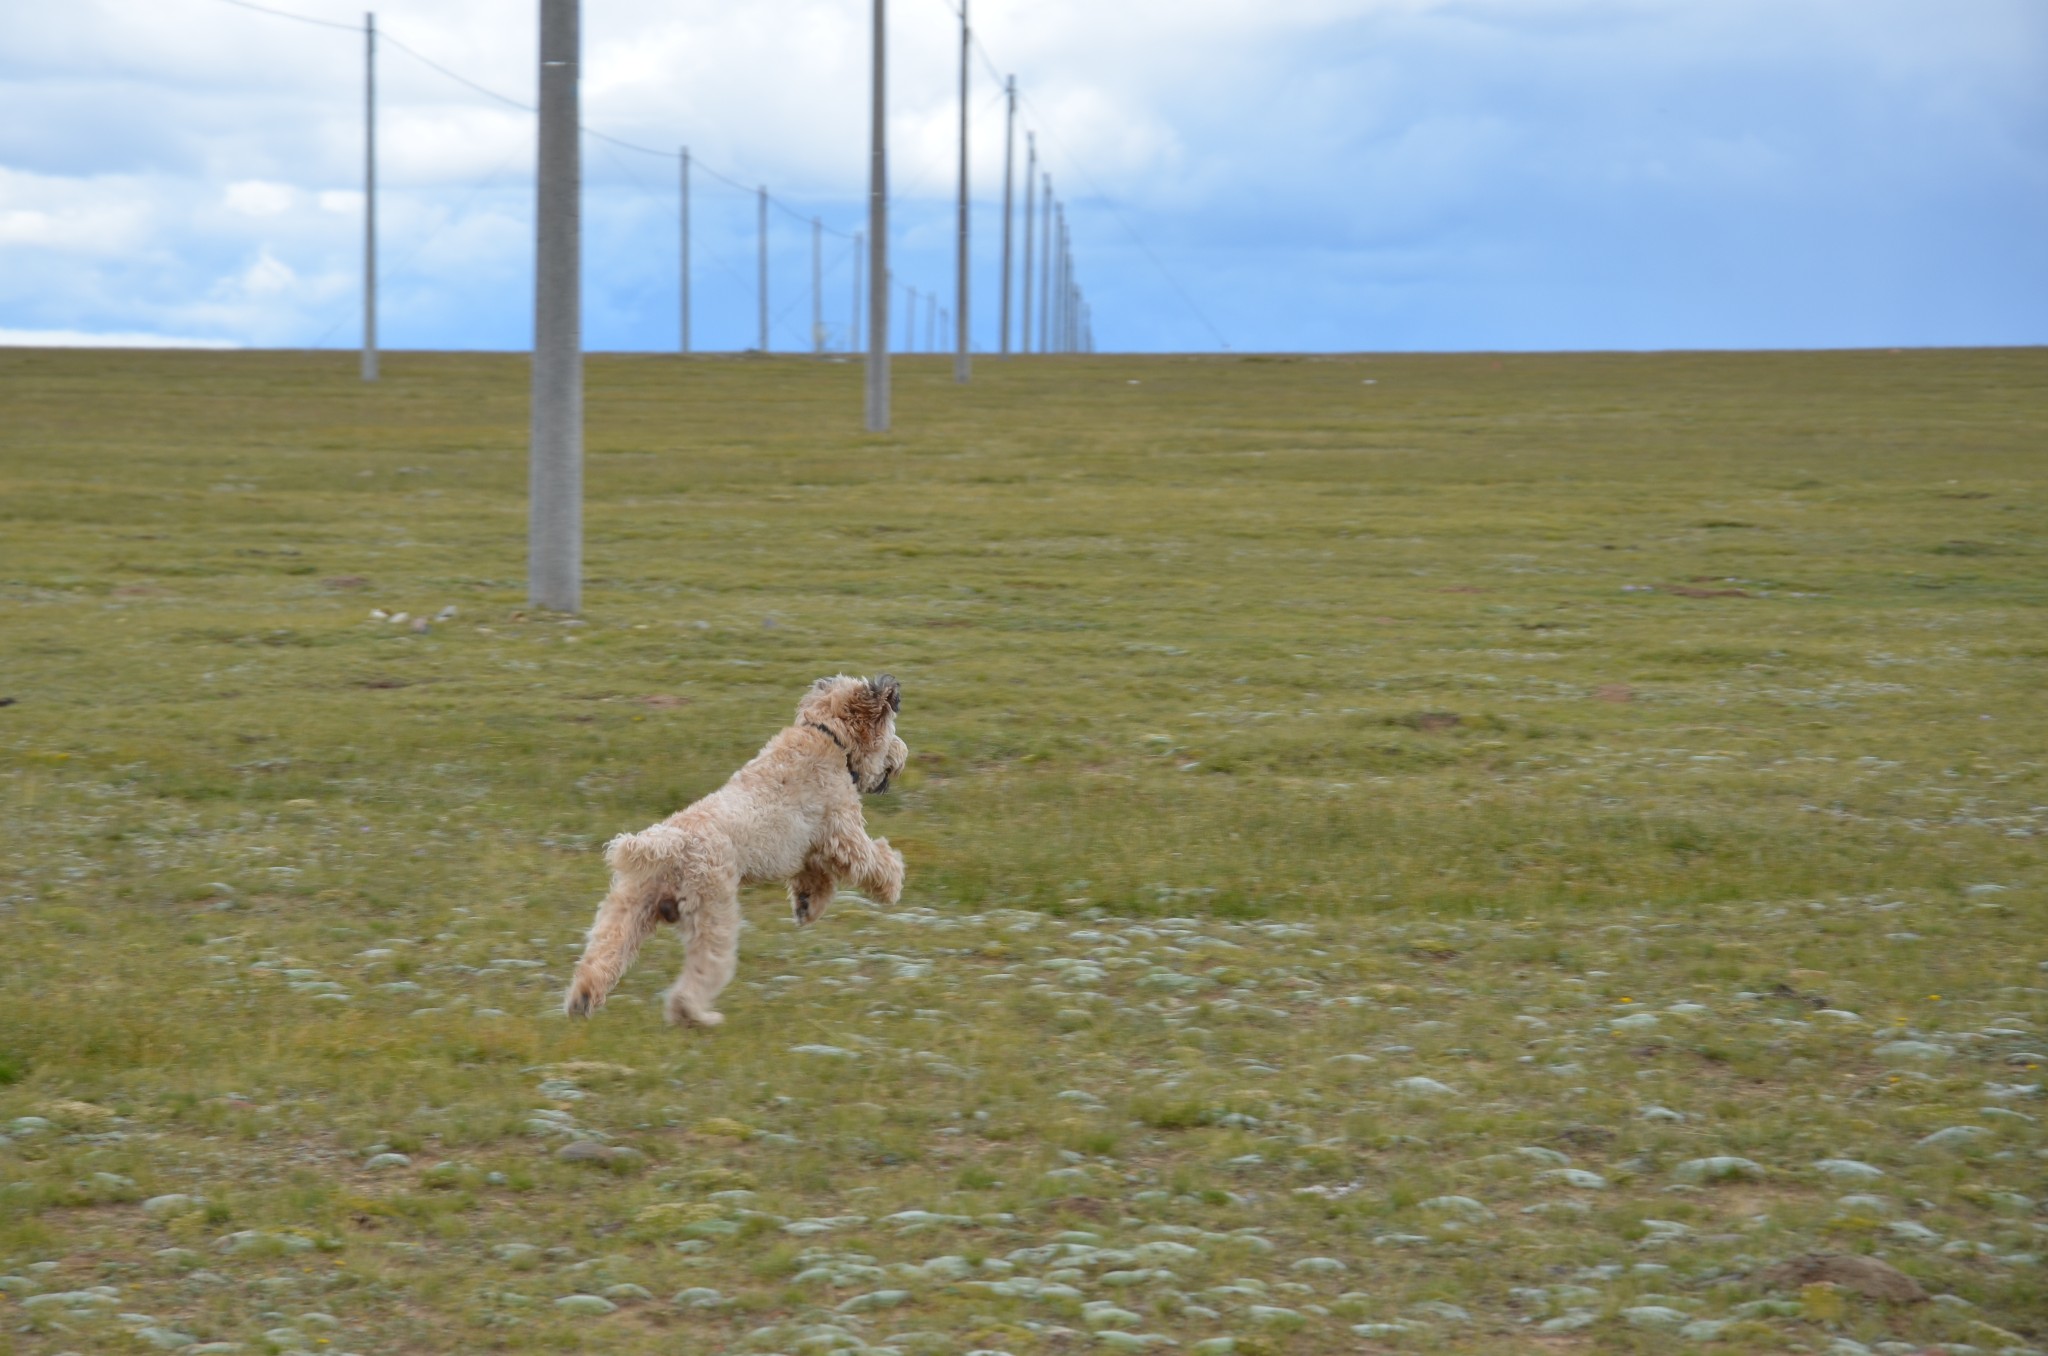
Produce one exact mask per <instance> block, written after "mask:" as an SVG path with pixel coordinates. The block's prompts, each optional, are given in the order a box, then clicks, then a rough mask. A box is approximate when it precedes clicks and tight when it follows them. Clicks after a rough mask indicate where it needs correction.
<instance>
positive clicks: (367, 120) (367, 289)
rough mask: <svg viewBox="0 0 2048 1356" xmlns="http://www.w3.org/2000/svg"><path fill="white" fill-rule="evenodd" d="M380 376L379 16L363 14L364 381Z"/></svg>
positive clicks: (373, 379)
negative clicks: (378, 328)
mask: <svg viewBox="0 0 2048 1356" xmlns="http://www.w3.org/2000/svg"><path fill="white" fill-rule="evenodd" d="M376 379H377V16H376V14H375V13H370V14H365V15H364V16H363V380H364V381H375V380H376Z"/></svg>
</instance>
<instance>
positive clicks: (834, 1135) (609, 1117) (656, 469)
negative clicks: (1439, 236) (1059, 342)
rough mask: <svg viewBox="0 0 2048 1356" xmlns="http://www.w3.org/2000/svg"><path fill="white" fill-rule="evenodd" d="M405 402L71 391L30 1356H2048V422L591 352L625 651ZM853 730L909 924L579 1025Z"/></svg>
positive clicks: (419, 396) (1901, 410)
mask: <svg viewBox="0 0 2048 1356" xmlns="http://www.w3.org/2000/svg"><path fill="white" fill-rule="evenodd" d="M352 367H353V360H352V359H351V358H349V357H347V356H346V355H332V354H330V355H305V354H253V353H251V354H227V355H223V354H160V355H143V354H105V353H100V354H87V353H66V354H58V353H49V352H33V351H0V701H4V702H6V703H7V704H6V705H4V706H0V1334H5V1336H4V1338H0V1345H5V1346H7V1347H8V1349H9V1350H12V1351H20V1352H22V1353H25V1356H26V1354H33V1356H50V1354H52V1353H57V1352H66V1351H68V1352H78V1353H89V1352H123V1351H138V1352H140V1351H148V1350H178V1349H188V1350H191V1351H195V1352H225V1351H231V1350H232V1351H242V1352H246V1353H252V1354H253V1353H260V1352H266V1351H270V1352H292V1351H303V1352H320V1353H333V1352H344V1351H348V1352H357V1353H364V1354H365V1356H367V1354H368V1353H373V1352H394V1353H395V1352H404V1353H416V1352H417V1353H427V1352H480V1351H513V1352H521V1351H548V1350H587V1351H601V1352H607V1353H612V1352H617V1353H638V1352H664V1353H675V1352H682V1353H697V1352H704V1353H721V1352H733V1353H761V1354H765V1353H771V1352H776V1353H787V1354H789V1356H797V1354H798V1353H822V1352H829V1351H834V1350H842V1349H843V1350H849V1351H856V1350H874V1351H895V1352H899V1353H902V1354H903V1356H962V1354H964V1353H966V1352H969V1351H984V1352H1009V1353H1013V1356H1035V1354H1037V1353H1066V1352H1094V1351H1104V1352H1114V1351H1141V1350H1159V1351H1180V1352H1187V1353H1194V1354H1195V1356H1216V1354H1217V1353H1223V1352H1236V1353H1240V1354H1241V1356H1281V1354H1291V1353H1301V1354H1302V1356H1313V1354H1314V1353H1325V1352H1369V1351H1382V1350H1385V1351H1409V1350H1417V1351H1445V1352H1472V1353H1494V1352H1502V1353H1505V1352H1530V1351H1546V1352H1640V1353H1655V1352H1669V1351H1680V1350H1692V1349H1699V1350H1711V1351H1722V1352H1749V1351H1757V1352H1775V1351H1809V1352H1828V1353H1838V1354H1843V1353H1855V1352H1863V1351H1877V1352H1884V1353H1894V1354H1895V1353H1906V1352H1920V1351H1923V1350H1928V1349H1933V1350H1946V1351H1951V1352H1969V1351H1977V1352H1986V1353H1988V1352H1995V1351H2014V1350H2019V1351H2039V1350H2043V1349H2048V1272H2044V1265H2048V1214H2044V1210H2043V1204H2042V1198H2043V1197H2044V1196H2048V1189H2044V1187H2048V1137H2044V1134H2043V1131H2042V1126H2041V1120H2042V1118H2043V1117H2044V1116H2048V1101H2044V1099H2043V1093H2042V1089H2043V1085H2044V1084H2048V1075H2044V1072H2043V1068H2042V1066H2043V1064H2044V1063H2048V1053H2044V1052H2048V868H2044V858H2043V852H2042V847H2043V841H2042V840H2043V835H2044V834H2048V768H2044V759H2048V694H2044V683H2043V675H2044V661H2048V434H2044V431H2043V430H2044V429H2048V351H2041V350H2031V351H2003V352H1941V353H1920V352H1907V353H1877V352H1871V353H1854V354H1808V355H1764V354H1757V355H1719V356H1698V355H1641V356H1555V357H1538V356H1500V357H1493V356H1485V355H1476V356H1461V357H1371V358H1328V359H1324V358H1301V359H1293V358H1272V359H1266V358H1256V357H1247V358H1214V359H1123V358H1110V357H1100V358H1091V359H1072V360H1040V361H1032V362H1019V363H1013V364H1010V365H1007V366H1005V365H1001V364H998V363H995V362H992V361H984V362H982V363H981V364H980V365H979V366H978V367H977V371H976V378H975V382H974V384H973V385H972V386H971V387H969V388H968V389H966V390H960V389H958V388H956V387H954V386H953V384H952V383H951V381H950V379H949V373H948V371H947V363H946V360H942V359H929V360H911V361H905V362H900V363H899V365H898V368H897V372H898V408H897V423H898V432H897V433H896V434H894V435H892V436H889V437H881V438H867V437H863V436H861V435H859V434H858V433H857V432H855V431H854V430H855V429H856V428H857V425H858V418H859V408H858V400H859V390H858V388H859V380H860V377H859V370H858V369H857V368H855V367H852V366H848V365H844V364H832V363H826V364H813V363H808V362H803V361H798V360H793V359H790V360H765V361H743V360H718V359H705V360H698V361H693V362H688V363H684V362H680V361H678V360H675V359H664V358H659V357H606V358H597V359H594V360H592V362H591V364H590V368H589V417H590V429H589V455H588V463H587V486H588V513H587V536H588V553H587V554H588V561H587V579H588V584H587V593H586V612H585V613H584V615H583V616H582V617H580V618H576V619H573V620H570V619H564V618H560V617H553V616H545V615H534V614H532V613H529V612H528V611H527V610H526V609H525V606H524V595H525V589H524V583H523V580H524V569H525V565H524V532H525V484H526V480H525V441H526V439H525V427H526V424H525V420H526V405H525V380H526V365H525V361H524V360H523V359H521V358H516V357H511V356H460V355H434V356H423V355H392V356H391V357H390V358H389V359H388V360H387V365H386V370H387V377H386V380H385V381H383V382H382V383H381V384H379V385H378V386H376V387H374V388H365V387H364V386H362V385H361V384H360V383H359V382H357V381H356V380H355V379H354V378H353V376H352ZM400 613H403V614H406V620H404V621H395V620H391V619H389V618H390V616H391V614H400ZM380 614H382V615H381V616H380ZM421 618H424V619H428V620H427V621H426V622H425V625H424V629H421V627H420V626H419V625H418V624H417V623H416V622H415V620H414V619H421ZM841 670H844V671H849V672H858V673H873V672H877V671H881V670H888V671H891V672H893V673H895V674H897V675H898V676H900V677H901V678H902V680H903V683H904V706H903V714H902V723H901V730H902V733H903V735H904V737H905V738H906V739H907V740H908V741H909V743H910V746H911V748H912V751H913V755H914V756H913V761H912V765H911V769H910V772H909V774H908V776H907V777H906V779H905V782H904V785H903V786H902V789H901V790H900V791H899V792H892V793H891V794H890V795H888V796H886V797H882V798H878V799H876V800H874V801H871V803H870V812H869V821H870V827H871V829H872V831H874V832H876V833H885V834H887V835H888V836H889V837H890V839H891V840H892V841H893V842H894V843H895V844H896V845H897V846H898V847H900V848H901V849H902V851H903V852H904V855H905V856H906V858H907V859H908V862H909V869H910V880H909V885H908V887H907V889H906V891H905V893H904V898H903V901H902V904H901V905H900V906H898V907H897V908H894V909H889V910H882V909H879V908H875V907H871V906H869V905H867V904H866V903H864V902H862V901H858V900H855V899H851V898H842V900H841V901H840V903H839V904H838V905H837V906H836V908H835V909H834V910H833V911H832V912H831V913H830V914H828V915H827V916H826V917H825V918H824V919H823V920H822V921H821V922H820V923H819V924H817V925H816V926H814V927H812V928H810V929H807V930H805V931H802V932H798V931H796V930H795V929H794V928H793V927H792V926H791V924H790V922H789V920H788V918H787V917H786V914H785V911H784V906H783V905H782V903H781V901H780V899H779V897H778V896H775V895H774V894H772V893H771V892H768V891H761V892H759V896H758V899H756V900H755V902H754V904H753V906H752V920H751V927H750V931H749V932H748V934H747V936H746V938H745V941H744V943H743V954H742V961H741V971H740V982H739V983H738V984H736V985H735V987H734V989H733V990H732V991H731V992H730V993H729V994H728V996H727V998H726V1000H725V1002H724V1004H723V1007H724V1010H725V1012H726V1015H727V1018H728V1024H727V1025H726V1026H725V1027H724V1028H723V1029H722V1030H720V1031H718V1032H717V1033H715V1034H704V1033H685V1032H677V1031H673V1030H669V1029H665V1028H664V1027H663V1026H662V1025H661V1023H660V1020H659V1010H658V1004H657V1003H656V1002H654V1001H653V999H654V997H655V995H656V994H657V993H658V992H659V990H660V988H661V987H662V986H663V985H665V984H666V982H667V981H668V979H669V977H670V975H672V973H673V971H674V969H675V967H676V965H677V963H678V960H679V955H678V951H679V948H677V947H676V946H675V945H674V944H673V943H672V942H671V941H669V940H668V939H665V938H663V939H657V942H656V944H655V945H653V946H651V947H650V948H649V950H648V951H647V953H646V954H645V955H644V956H643V957H642V960H641V963H640V966H639V968H638V969H636V970H635V972H634V973H633V974H632V975H631V976H630V977H629V979H628V981H627V983H626V985H625V987H624V989H623V990H622V992H621V995H620V996H619V997H618V998H616V999H615V1000H614V1001H613V1003H612V1005H611V1006H610V1007H609V1008H608V1009H607V1010H606V1011H604V1012H603V1013H602V1014H601V1015H600V1016H599V1017H598V1018H597V1019H595V1020H593V1021H590V1022H587V1023H571V1022H569V1021H568V1020H566V1019H565V1018H563V1017H562V1016H560V1015H559V1012H558V1010H557V1003H558V997H559V994H560V991H561V988H562V984H563V982H564V980H565V978H566V975H567V973H568V968H569V966H570V964H571V963H572V962H573V960H574V958H575V955H576V952H577V949H578V946H579V939H580V935H581V931H582V929H583V927H584V926H585V925H586V924H587V922H588V920H589V915H590V911H591V909H592V907H593V906H594V904H595V902H596V900H597V898H598V896H599V894H600V893H601V892H602V889H603V884H604V880H603V867H602V863H601V861H600V860H599V858H598V856H597V853H596V849H597V846H598V845H599V844H600V843H602V841H603V840H604V839H605V838H607V837H608V836H610V835H611V834H613V833H616V832H619V831H622V830H628V829H635V828H639V827H641V826H643V825H645V824H647V823H648V822H650V821H652V820H653V819H655V818H657V817H659V816H660V815H662V814H665V813H667V812H668V811H670V810H671V809H674V808H676V807H678V806H679V805H681V804H682V803H684V802H686V801H687V800H689V799H692V798H694V797H695V796H697V795H699V794H701V793H702V792H704V791H706V790H708V789H710V788H711V787H712V786H714V785H716V784H717V783H718V782H719V781H720V780H722V779H723V777H724V776H725V775H726V774H727V773H728V772H729V771H730V770H731V769H732V768H733V767H735V766H737V765H738V764H739V763H740V762H741V761H743V760H744V759H745V758H746V757H747V756H749V755H750V754H751V753H752V752H753V750H754V749H755V748H757V747H758V746H759V744H760V743H761V742H762V741H763V740H765V739H766V738H767V736H768V735H769V734H770V733H772V732H773V731H774V730H775V729H776V728H777V727H778V726H779V725H780V724H782V723H783V722H784V720H786V719H787V716H788V713H789V711H790V710H791V708H792V707H793V705H794V702H795V700H796V697H797V695H798V694H799V692H800V691H801V689H802V687H803V685H804V684H805V683H807V682H808V681H809V680H810V679H811V678H813V677H816V676H818V675H820V674H824V673H830V672H835V671H841ZM1823 1253H1828V1254H1868V1255H1872V1256H1874V1257H1877V1258H1881V1259H1882V1260H1883V1261H1884V1262H1885V1263H1887V1264H1888V1266H1889V1267H1891V1268H1895V1269H1896V1273H1900V1274H1895V1273H1894V1272H1892V1271H1880V1272H1877V1273H1875V1275H1876V1278H1877V1279H1876V1280H1875V1281H1873V1280H1871V1279H1870V1278H1869V1277H1867V1276H1860V1275H1852V1274H1851V1273H1850V1272H1848V1271H1844V1270H1840V1269H1839V1264H1821V1263H1811V1264H1809V1266H1808V1269H1806V1270H1803V1271H1802V1270H1801V1269H1800V1268H1799V1266H1797V1265H1795V1266H1792V1267H1790V1268H1786V1267H1782V1266H1781V1265H1780V1264H1784V1263H1788V1262H1790V1263H1798V1261H1799V1259H1802V1258H1810V1257H1811V1256H1812V1255H1814V1254H1823ZM1829 1265H1835V1266H1837V1268H1838V1269H1837V1270H1834V1271H1830V1270H1827V1266H1829ZM1774 1267H1778V1268H1779V1269H1778V1270H1773V1268H1774ZM1814 1268H1819V1269H1814ZM1908 1278H1910V1280H1909V1279H1908ZM1914 1283H1917V1286H1918V1287H1919V1288H1922V1289H1924V1291H1925V1293H1926V1295H1929V1296H1932V1298H1931V1299H1926V1298H1918V1297H1915V1296H1913V1295H1911V1291H1912V1289H1913V1285H1914ZM1885 1285H1890V1286H1893V1287H1895V1289H1896V1290H1897V1292H1898V1293H1899V1294H1900V1295H1905V1296H1906V1297H1905V1298H1892V1299H1886V1298H1881V1297H1875V1296H1873V1295H1872V1294H1870V1293H1866V1292H1868V1291H1873V1290H1882V1289H1883V1287H1884V1286H1885Z"/></svg>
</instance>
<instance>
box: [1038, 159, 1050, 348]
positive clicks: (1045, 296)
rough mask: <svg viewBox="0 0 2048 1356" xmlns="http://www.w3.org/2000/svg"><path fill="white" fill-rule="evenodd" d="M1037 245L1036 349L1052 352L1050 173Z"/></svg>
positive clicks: (1047, 177)
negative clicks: (1039, 257)
mask: <svg viewBox="0 0 2048 1356" xmlns="http://www.w3.org/2000/svg"><path fill="white" fill-rule="evenodd" d="M1039 210H1040V213H1041V220H1040V223H1039V231H1038V240H1039V247H1040V249H1041V250H1042V251H1043V253H1044V255H1045V258H1044V260H1043V261H1042V262H1041V264H1040V266H1039V275H1040V276H1039V279H1038V351H1039V352H1040V353H1050V352H1052V261H1053V252H1052V175H1050V174H1048V175H1046V176H1045V200H1044V202H1043V204H1042V205H1041V207H1040V209H1039Z"/></svg>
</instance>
